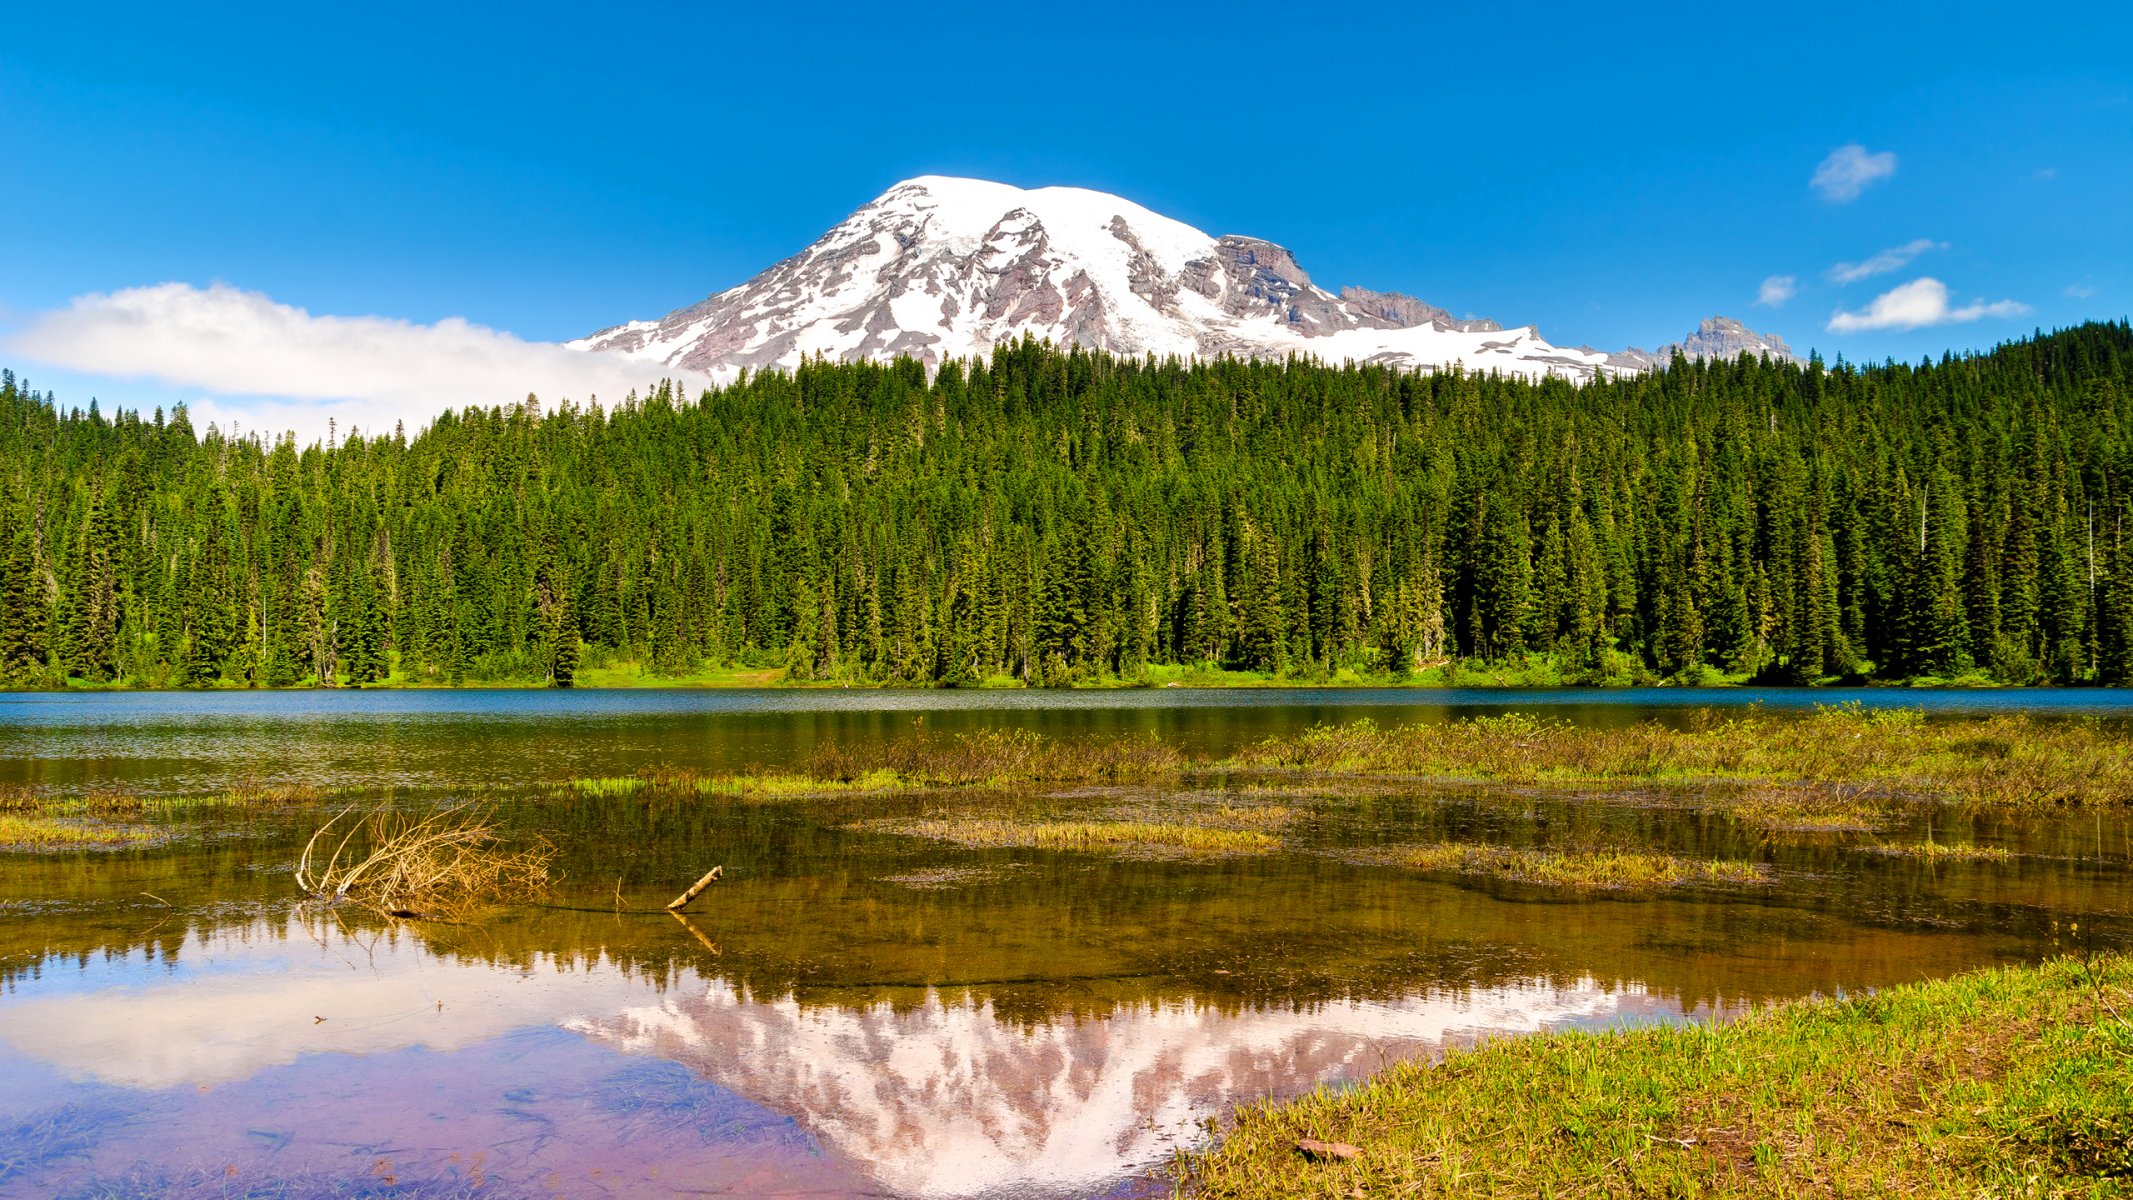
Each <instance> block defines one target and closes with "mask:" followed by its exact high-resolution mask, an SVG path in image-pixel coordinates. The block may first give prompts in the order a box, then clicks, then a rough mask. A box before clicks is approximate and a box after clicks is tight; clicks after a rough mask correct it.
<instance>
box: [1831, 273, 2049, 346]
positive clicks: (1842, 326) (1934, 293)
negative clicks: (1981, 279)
mask: <svg viewBox="0 0 2133 1200" xmlns="http://www.w3.org/2000/svg"><path fill="white" fill-rule="evenodd" d="M2028 311H2029V306H2028V305H2027V304H2022V303H2019V302H2017V301H2013V300H1997V301H1994V302H1993V303H1991V304H1987V303H1985V302H1984V301H1982V300H1974V301H1972V302H1970V303H1969V304H1966V305H1964V306H1963V307H1961V308H1950V307H1948V285H1947V284H1945V283H1942V282H1941V281H1940V280H1938V279H1934V278H1932V277H1930V276H1928V277H1926V278H1923V279H1914V280H1912V281H1911V282H1909V283H1906V284H1900V285H1898V286H1896V287H1893V288H1890V289H1889V290H1888V291H1886V292H1883V293H1881V294H1880V295H1879V296H1876V297H1874V302H1873V303H1872V304H1869V305H1867V306H1866V308H1865V309H1864V310H1863V311H1861V312H1843V311H1841V310H1840V311H1838V312H1836V313H1834V314H1832V315H1831V316H1830V318H1829V331H1830V332H1831V333H1860V332H1863V331H1866V330H1870V329H1923V328H1925V327H1926V326H1928V325H1954V324H1957V323H1959V322H1963V321H1975V320H1977V319H1979V318H1980V317H2019V316H2021V315H2022V314H2023V313H2026V312H2028Z"/></svg>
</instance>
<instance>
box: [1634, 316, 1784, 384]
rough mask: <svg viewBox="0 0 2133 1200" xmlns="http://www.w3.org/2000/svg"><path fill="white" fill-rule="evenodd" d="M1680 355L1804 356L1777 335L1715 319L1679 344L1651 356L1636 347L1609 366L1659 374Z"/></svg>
mask: <svg viewBox="0 0 2133 1200" xmlns="http://www.w3.org/2000/svg"><path fill="white" fill-rule="evenodd" d="M1677 352H1678V353H1679V354H1680V355H1681V356H1682V357H1683V358H1687V359H1724V360H1726V361H1729V362H1730V361H1731V360H1733V359H1736V358H1739V357H1740V356H1741V355H1743V354H1753V355H1756V356H1758V357H1762V358H1768V359H1771V360H1773V361H1775V362H1788V363H1796V362H1799V361H1800V356H1799V355H1797V354H1794V353H1793V352H1792V347H1790V346H1788V345H1786V344H1785V339H1784V338H1781V337H1779V336H1778V335H1776V334H1774V333H1757V332H1756V331H1754V330H1753V329H1750V328H1748V327H1747V326H1746V325H1743V324H1741V323H1740V322H1739V321H1736V320H1734V319H1733V318H1731V317H1711V318H1708V319H1706V320H1705V321H1704V322H1703V323H1702V324H1700V325H1698V326H1697V327H1696V331H1695V332H1694V333H1691V334H1689V336H1687V337H1685V338H1683V339H1681V340H1680V341H1678V342H1669V343H1667V344H1666V345H1664V346H1661V347H1659V348H1658V349H1657V350H1654V351H1652V352H1650V353H1646V352H1645V351H1642V350H1639V349H1637V348H1636V347H1634V346H1632V347H1630V348H1629V349H1627V350H1622V351H1618V352H1616V353H1614V354H1610V355H1608V356H1607V361H1608V365H1610V366H1612V367H1613V368H1615V369H1616V370H1618V371H1625V372H1637V371H1651V370H1656V369H1658V368H1660V367H1663V366H1665V365H1666V364H1668V363H1670V362H1672V361H1674V355H1675V354H1676V353H1677Z"/></svg>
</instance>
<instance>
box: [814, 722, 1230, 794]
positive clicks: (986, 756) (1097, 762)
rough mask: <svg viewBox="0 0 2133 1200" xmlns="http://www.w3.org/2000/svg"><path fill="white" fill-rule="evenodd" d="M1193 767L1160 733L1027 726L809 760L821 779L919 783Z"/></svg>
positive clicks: (1105, 776)
mask: <svg viewBox="0 0 2133 1200" xmlns="http://www.w3.org/2000/svg"><path fill="white" fill-rule="evenodd" d="M1193 766H1194V764H1193V762H1192V761H1191V760H1190V759H1188V758H1187V757H1186V756H1185V754H1184V752H1183V751H1180V750H1179V749H1178V748H1177V747H1175V746H1171V745H1169V744H1167V743H1165V742H1163V741H1161V740H1159V739H1157V738H1155V737H1152V736H1151V737H1114V738H1086V739H1060V738H1050V737H1045V736H1044V735H1042V734H1040V733H1036V732H1034V731H1032V730H1027V729H986V730H980V731H978V732H975V733H959V734H955V735H953V736H947V737H941V736H933V735H928V736H923V737H915V738H907V739H903V740H900V741H894V742H887V743H883V744H879V745H873V746H868V747H865V748H862V749H847V748H844V747H841V746H834V745H832V746H825V747H823V748H822V749H820V750H818V751H816V752H815V753H814V755H813V756H812V757H810V758H809V760H808V764H807V774H808V775H809V776H810V777H812V778H815V779H829V780H857V779H865V778H878V777H881V776H883V775H887V776H889V777H893V778H895V779H897V780H900V781H902V782H903V783H904V784H905V785H906V786H910V787H919V788H950V787H1006V786H1020V785H1024V784H1038V783H1148V782H1155V781H1160V780H1168V779H1174V778H1176V777H1178V776H1179V775H1182V774H1184V773H1185V772H1186V771H1187V770H1188V769H1190V768H1192V767H1193Z"/></svg>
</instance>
